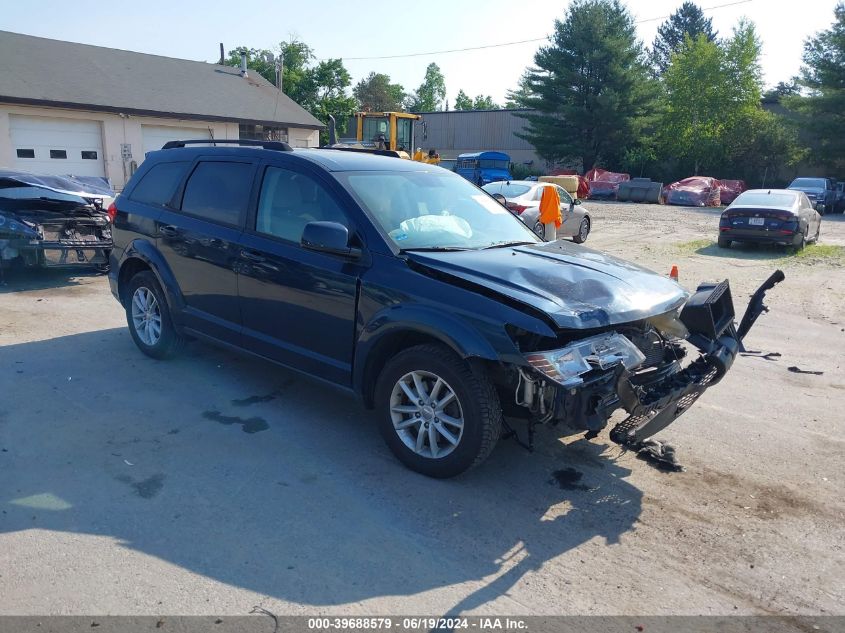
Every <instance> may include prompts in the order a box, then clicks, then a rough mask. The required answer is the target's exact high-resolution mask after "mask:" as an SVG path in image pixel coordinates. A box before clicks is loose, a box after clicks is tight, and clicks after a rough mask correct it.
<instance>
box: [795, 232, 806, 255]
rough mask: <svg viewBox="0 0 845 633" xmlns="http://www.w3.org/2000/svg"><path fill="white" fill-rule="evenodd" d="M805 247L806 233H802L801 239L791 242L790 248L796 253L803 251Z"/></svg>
mask: <svg viewBox="0 0 845 633" xmlns="http://www.w3.org/2000/svg"><path fill="white" fill-rule="evenodd" d="M806 245H807V232H806V231H802V232H801V237H800V239H799V240H798V241H797V242H793V244H792V248H793V249H795V252H796V253H798V252H800V251H803V250H804V247H805V246H806Z"/></svg>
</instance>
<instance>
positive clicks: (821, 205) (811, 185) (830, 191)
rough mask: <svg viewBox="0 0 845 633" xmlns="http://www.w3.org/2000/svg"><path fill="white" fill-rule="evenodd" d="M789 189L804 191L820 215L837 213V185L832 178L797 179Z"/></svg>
mask: <svg viewBox="0 0 845 633" xmlns="http://www.w3.org/2000/svg"><path fill="white" fill-rule="evenodd" d="M787 189H793V190H795V191H803V192H804V193H806V194H807V198H809V199H810V203H812V204H813V206H814V207H815V208H816V210H818V212H819V213H821V214H822V215H824V214H825V213H836V211H837V210H839V209H838V208H837V207H838V206H839V205H837V197H836V183H835V182H834V181H833V180H831V179H830V178H796V179H795V180H793V181H792V182H791V183H790V184H789V186H788V187H787Z"/></svg>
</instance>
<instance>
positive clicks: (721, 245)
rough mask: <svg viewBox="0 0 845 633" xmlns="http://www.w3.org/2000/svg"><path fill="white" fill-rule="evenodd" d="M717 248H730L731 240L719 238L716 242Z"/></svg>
mask: <svg viewBox="0 0 845 633" xmlns="http://www.w3.org/2000/svg"><path fill="white" fill-rule="evenodd" d="M717 245H718V246H719V248H730V247H731V240H729V239H728V238H726V237H722V236H721V235H720V236H719V241H718V242H717Z"/></svg>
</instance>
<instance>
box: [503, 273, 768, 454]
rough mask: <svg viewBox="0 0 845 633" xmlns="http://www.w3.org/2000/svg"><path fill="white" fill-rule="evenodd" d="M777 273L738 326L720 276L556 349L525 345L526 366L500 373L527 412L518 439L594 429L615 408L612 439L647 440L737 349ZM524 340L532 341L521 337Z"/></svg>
mask: <svg viewBox="0 0 845 633" xmlns="http://www.w3.org/2000/svg"><path fill="white" fill-rule="evenodd" d="M783 279H784V275H783V273H782V272H781V271H776V272H775V273H774V274H773V275H772V276H771V277H769V279H768V280H766V282H765V283H764V284H763V285H762V286H761V287H760V289H758V290H757V292H756V293H755V294H754V295H753V297H752V299H751V301H750V303H749V305H748V308H747V310H746V312H745V315H744V317H743V319H742V322H741V323H740V325H739V327H737V326H736V324H735V323H734V307H733V301H732V298H731V293H730V285H729V283H728V281H727V280H725V281H723V282H721V283H718V284H702V285H700V286H699V288H698V290H697V291H696V292H695V293H694V294H693V295H692V296H691V297H690V298H689V300H688V301H687V302H686V304H685V305H684V306H683V308H682V309H679V310H676V311H673V312H670V313H665V314H662V315H659V316H657V317H651V318H647V319H645V320H642V321H638V322H635V323H631V324H626V325H620V326H617V327H614V328H612V329H609V330H607V331H604V332H600V333H597V334H593V335H591V336H588V337H586V338H579V339H577V340H571V341H567V342H566V345H565V346H564V347H561V348H559V349H553V350H538V351H525V358H526V360H527V361H528V365H529V367H528V368H526V367H524V366H514V367H512V368H511V369H510V371H514V372H516V373H517V377H516V378H515V379H513V378H511V379H510V380H507V382H508V383H510V384H515V385H516V387H515V391H514V393H513V396H512V397H511V399H512V401H513V404H514V405H516V406H517V407H519V408H522V409H523V411H524V412H525V413H527V416H520V417H527V421H528V438H527V441H524V440H520V443H522V444H524V445H525V446H526V447H527V448H529V449H531V448H532V447H533V433H534V425H536V424H557V423H559V422H564V421H565V422H566V423H567V424H568V425H569V426H572V427H575V428H577V429H582V430H585V431H587V437H588V438H591V437H595V436H596V434H597V433H598V432H599V431H601V430H602V429H604V428H605V427H606V426H607V424H608V420H609V418H610V416H611V415H612V414H613V412H614V411H616V410H617V409H619V408H622V409H624V410H625V411H626V412H627V413H628V417H626V418H625V419H624V420H622V421H621V422H619V423H618V424H616V425H615V426H614V427H613V428H612V429H611V431H610V438H611V440H613V441H614V442H616V443H618V444H621V445H623V446H626V447H629V448H633V449H640V448H642V447H644V446H646V445H647V444H646V440H647V438H650V437H651V436H653V435H654V434H656V433H658V432H659V431H661V430H663V429H664V428H666V427H667V426H668V425H669V424H671V423H672V422H673V421H674V420H676V419H677V418H678V417H679V416H680V415H682V414H683V413H684V412H685V411H687V410H688V409H689V407H690V406H691V405H692V404H693V403H694V402H695V401H696V400H697V399H698V398H699V397H700V396H701V394H703V393H704V392H705V391H706V390H707V389H708V388H709V387H712V386H713V385H715V384H717V383H718V382H719V381H720V380H721V379H722V377H723V376H724V375H725V374H726V373H727V371H728V370H729V369H730V367H731V365H732V364H733V361H734V358H735V357H736V355H737V354H738V352H740V351H742V350H743V347H742V339H743V338H744V337H745V335H746V334H747V333H748V331H749V329H750V328H751V326H752V325H753V323H754V321H755V320H756V319H757V317H759V316H760V314H762V313H763V312H765V311H766V307H765V305H764V304H763V298H764V296H765V293H766V291H767V290H769V289H771V288H772V287H774V286H775V284H777V283H779V282H780V281H782V280H783ZM523 344H525V345H531V342H530V340H529V339H527V338H526V339H524V340H523ZM690 356H694V357H693V358H692V360H687V358H688V357H690ZM510 432H511V434H512V435H517V434H516V432H515V431H513V430H512V429H511V430H510ZM517 437H518V436H517ZM518 439H519V438H518Z"/></svg>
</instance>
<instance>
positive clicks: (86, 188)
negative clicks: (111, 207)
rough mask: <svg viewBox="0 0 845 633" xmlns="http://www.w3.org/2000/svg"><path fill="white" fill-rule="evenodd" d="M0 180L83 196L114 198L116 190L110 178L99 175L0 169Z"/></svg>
mask: <svg viewBox="0 0 845 633" xmlns="http://www.w3.org/2000/svg"><path fill="white" fill-rule="evenodd" d="M0 181H5V182H6V183H12V184H20V185H24V186H30V187H40V188H42V189H45V190H48V191H55V192H56V193H63V194H67V195H75V196H80V197H82V198H112V199H113V198H114V195H115V194H114V190H113V189H112V188H111V184H109V181H108V179H106V178H100V177H97V176H52V175H45V174H33V173H30V172H26V171H15V170H12V169H0Z"/></svg>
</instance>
